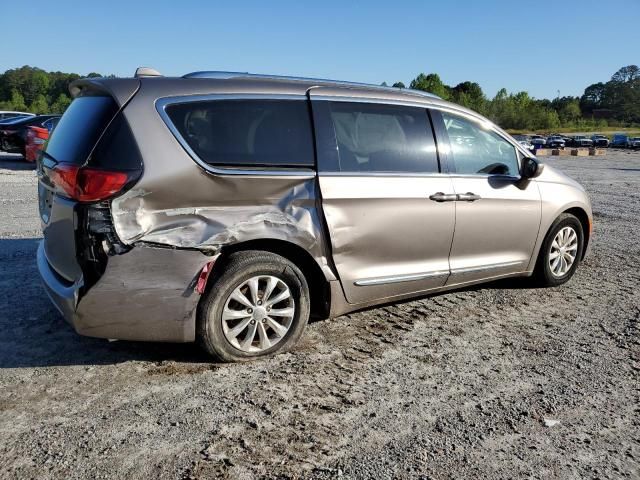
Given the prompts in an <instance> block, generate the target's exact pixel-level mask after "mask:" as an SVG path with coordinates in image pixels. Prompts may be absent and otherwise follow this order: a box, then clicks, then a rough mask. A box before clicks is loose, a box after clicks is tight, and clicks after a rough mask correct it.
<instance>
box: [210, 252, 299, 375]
mask: <svg viewBox="0 0 640 480" xmlns="http://www.w3.org/2000/svg"><path fill="white" fill-rule="evenodd" d="M219 268H223V269H224V270H223V271H222V272H221V275H220V276H219V277H218V278H217V279H216V280H215V282H214V283H213V285H211V288H210V289H209V290H208V292H207V293H206V296H205V297H204V298H203V299H202V301H201V305H200V308H199V312H198V337H199V341H200V344H201V345H202V346H203V347H204V349H205V350H206V351H207V352H208V353H210V354H212V355H214V356H215V357H217V358H219V359H221V360H223V361H225V362H238V361H247V360H252V359H255V358H257V357H264V356H268V355H271V354H275V353H280V352H284V351H286V350H288V349H290V348H291V347H292V346H293V345H295V343H296V342H297V341H298V339H299V338H300V336H301V335H302V332H303V331H304V328H305V326H306V324H307V321H308V319H309V309H310V307H309V305H310V302H309V287H308V285H307V281H306V279H305V277H304V275H303V273H302V272H301V271H300V269H299V268H298V267H296V266H295V265H294V264H293V263H291V262H290V261H289V260H287V259H285V258H284V257H281V256H279V255H276V254H273V253H270V252H264V251H257V250H253V251H245V252H237V253H233V254H231V255H230V256H229V258H228V259H227V261H226V262H224V264H221V265H220V267H219ZM215 269H216V267H214V272H215Z"/></svg>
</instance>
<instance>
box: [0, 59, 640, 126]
mask: <svg viewBox="0 0 640 480" xmlns="http://www.w3.org/2000/svg"><path fill="white" fill-rule="evenodd" d="M100 76H102V75H100V74H99V73H96V72H91V73H89V74H87V75H79V74H77V73H63V72H46V71H44V70H42V69H40V68H36V67H30V66H28V65H25V66H24V67H20V68H15V69H11V70H7V71H5V72H4V73H2V74H0V110H19V111H26V112H32V113H36V114H41V113H63V112H64V111H65V110H66V108H67V107H68V106H69V104H70V103H71V98H70V96H69V84H70V83H71V82H72V81H74V80H77V79H79V78H83V77H100ZM111 76H112V75H111ZM383 85H386V83H383ZM393 86H394V87H399V88H406V86H405V84H404V83H402V82H396V83H394V84H393ZM409 88H413V89H417V90H423V91H425V92H430V93H434V94H436V95H438V96H439V97H442V98H443V99H445V100H450V101H452V102H454V103H457V104H459V105H462V106H465V107H468V108H470V109H472V110H475V111H476V112H478V113H480V114H483V115H485V116H486V117H488V118H490V119H491V120H493V121H494V122H495V123H497V124H498V125H500V126H502V127H503V128H507V129H512V130H554V129H557V128H578V129H580V128H585V129H586V128H604V127H607V126H616V127H618V126H637V125H640V68H638V67H637V66H636V65H629V66H627V67H623V68H621V69H620V70H618V71H617V72H616V73H614V74H613V76H612V77H611V79H610V80H609V81H607V82H599V83H595V84H593V85H590V86H588V87H587V88H586V89H585V91H584V94H583V95H582V96H580V97H572V96H566V97H558V98H555V99H553V100H547V99H535V98H533V97H531V96H530V95H529V94H528V93H527V92H517V93H509V92H507V90H506V89H504V88H503V89H501V90H500V91H499V92H498V93H497V94H496V95H495V96H494V97H493V98H488V97H487V96H486V95H485V93H484V92H483V91H482V88H481V87H480V85H479V84H477V83H476V82H469V81H467V82H462V83H459V84H458V85H456V86H453V87H451V86H449V85H445V84H444V82H443V81H442V80H441V79H440V77H439V76H438V74H436V73H430V74H424V73H421V74H419V75H418V76H417V77H416V78H414V79H413V80H412V81H411V82H410V83H409Z"/></svg>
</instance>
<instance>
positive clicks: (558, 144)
mask: <svg viewBox="0 0 640 480" xmlns="http://www.w3.org/2000/svg"><path fill="white" fill-rule="evenodd" d="M564 146H565V142H564V138H562V137H561V136H560V135H553V136H551V137H549V138H547V147H548V148H564Z"/></svg>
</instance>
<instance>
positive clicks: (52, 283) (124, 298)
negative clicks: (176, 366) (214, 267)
mask: <svg viewBox="0 0 640 480" xmlns="http://www.w3.org/2000/svg"><path fill="white" fill-rule="evenodd" d="M209 260H211V258H210V257H207V256H205V255H203V254H202V253H200V252H198V251H191V250H172V249H165V248H149V247H137V248H134V249H132V250H131V251H130V252H128V253H126V254H124V255H115V256H112V257H109V262H108V264H107V268H106V270H105V273H104V274H103V275H102V277H101V278H100V280H98V282H97V283H96V284H95V285H94V286H93V287H91V288H90V289H89V291H88V292H86V293H85V294H84V296H82V297H80V291H81V288H82V280H79V281H77V282H75V283H73V284H69V283H68V282H66V281H64V280H62V279H61V278H60V277H59V276H58V274H57V273H56V272H55V271H54V270H53V268H52V267H51V265H49V261H48V260H47V258H46V255H45V252H44V245H43V243H42V242H41V243H40V245H39V246H38V254H37V262H38V270H39V272H40V276H41V278H42V281H43V283H44V287H45V290H46V292H47V294H48V296H49V298H51V301H52V302H53V304H54V305H55V306H56V308H57V309H58V310H59V311H60V312H61V313H62V315H63V316H64V317H65V319H66V320H67V321H68V322H69V323H70V324H71V325H72V326H73V328H74V329H75V330H76V331H77V332H78V333H79V334H81V335H87V336H91V337H100V338H117V339H122V340H139V341H156V342H158V341H160V342H162V341H164V342H191V341H194V340H195V313H196V307H197V305H198V301H199V299H200V295H199V294H198V293H197V292H195V289H194V287H195V285H196V281H197V279H198V276H199V274H200V271H201V270H202V267H203V266H204V265H205V264H206V263H207V262H208V261H209Z"/></svg>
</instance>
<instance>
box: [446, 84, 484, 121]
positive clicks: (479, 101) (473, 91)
mask: <svg viewBox="0 0 640 480" xmlns="http://www.w3.org/2000/svg"><path fill="white" fill-rule="evenodd" d="M451 100H452V101H453V102H455V103H458V104H460V105H462V106H463V107H467V108H470V109H471V110H475V111H476V112H478V113H485V111H486V103H487V98H486V97H485V95H484V92H483V91H482V88H481V87H480V85H478V84H477V83H475V82H462V83H459V84H458V85H456V86H455V87H453V89H451Z"/></svg>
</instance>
